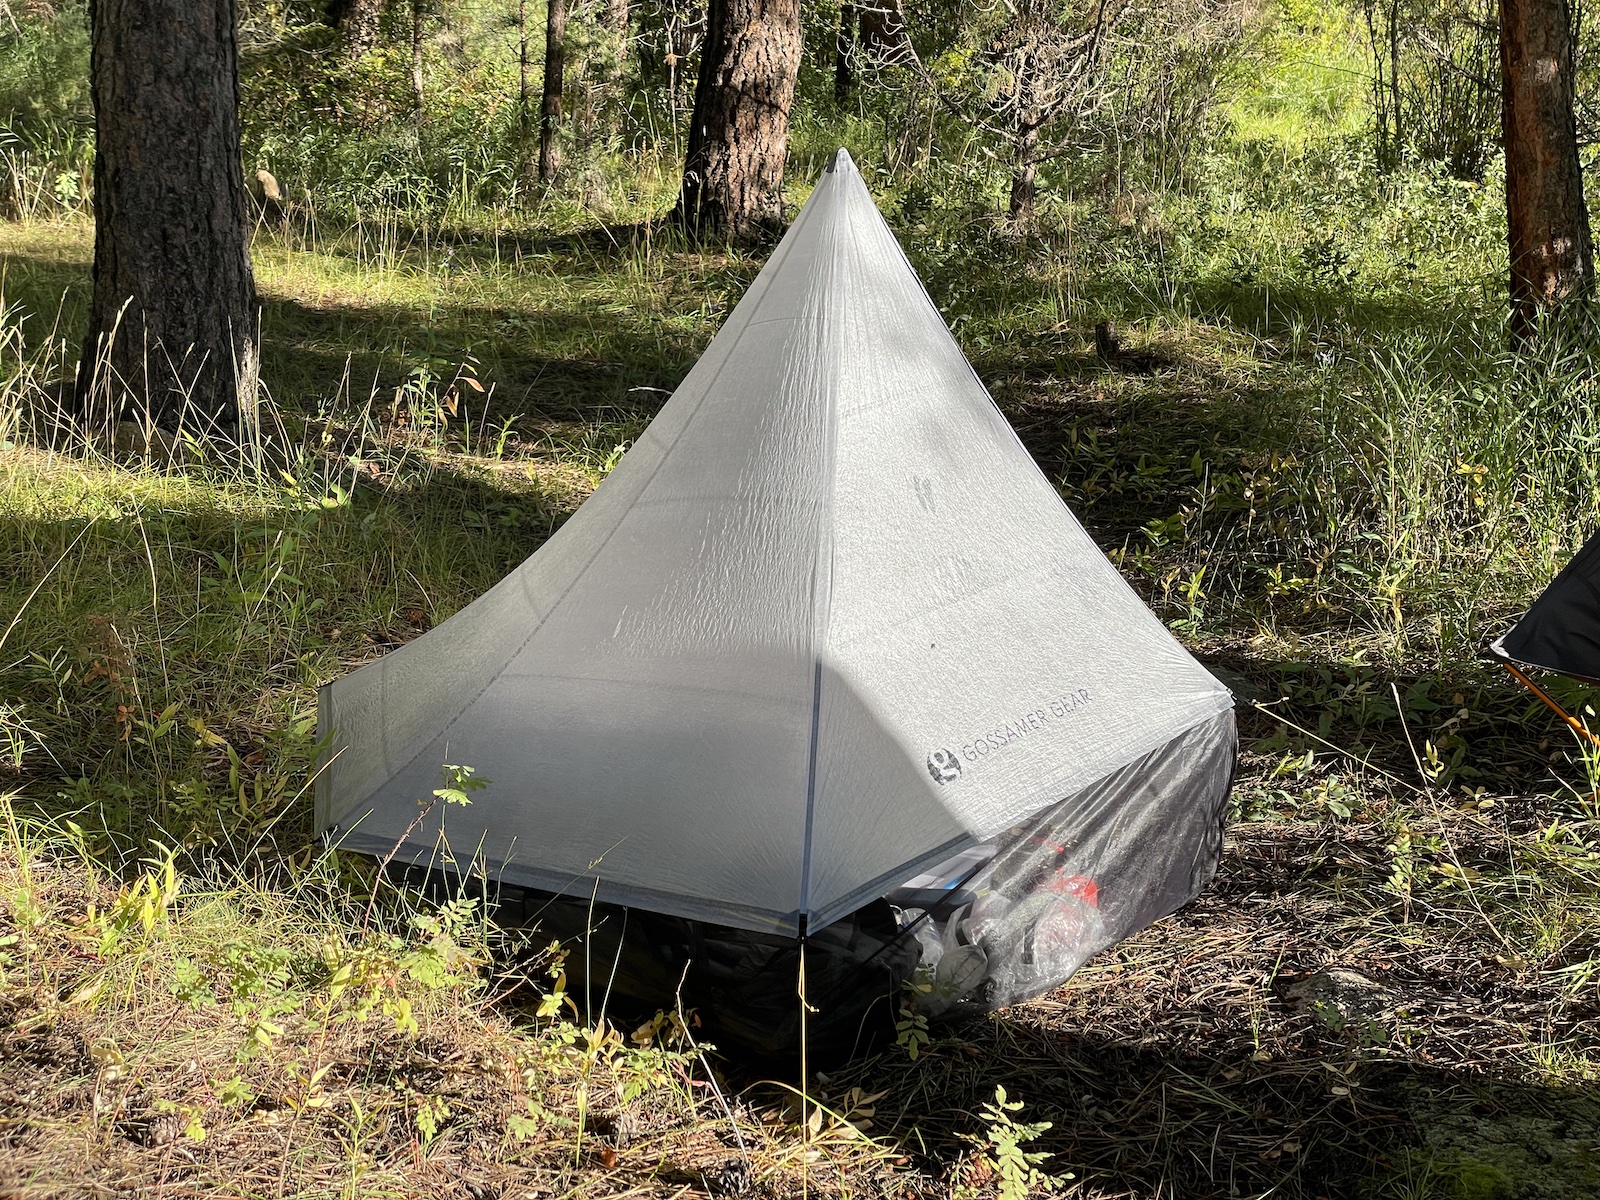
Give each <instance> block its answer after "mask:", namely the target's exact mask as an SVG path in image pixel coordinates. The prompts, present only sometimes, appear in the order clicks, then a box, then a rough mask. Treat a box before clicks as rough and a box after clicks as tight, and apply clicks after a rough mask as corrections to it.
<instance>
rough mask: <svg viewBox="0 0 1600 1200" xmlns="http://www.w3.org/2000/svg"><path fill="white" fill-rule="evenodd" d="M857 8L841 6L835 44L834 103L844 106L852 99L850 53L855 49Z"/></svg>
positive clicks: (850, 5) (851, 5)
mask: <svg viewBox="0 0 1600 1200" xmlns="http://www.w3.org/2000/svg"><path fill="white" fill-rule="evenodd" d="M857 20H858V18H857V16H856V6H855V5H854V4H848V3H847V4H841V5H839V36H838V37H837V38H835V39H834V43H833V101H834V103H835V104H844V103H846V102H847V101H848V100H849V99H850V85H851V83H852V82H853V80H852V79H851V77H850V74H851V73H850V52H851V51H852V50H854V49H855V41H856V23H857Z"/></svg>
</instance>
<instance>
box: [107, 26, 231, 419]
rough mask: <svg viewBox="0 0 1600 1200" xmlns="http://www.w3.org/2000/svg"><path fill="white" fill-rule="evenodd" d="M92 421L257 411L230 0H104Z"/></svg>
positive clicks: (218, 416)
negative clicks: (255, 409) (255, 404)
mask: <svg viewBox="0 0 1600 1200" xmlns="http://www.w3.org/2000/svg"><path fill="white" fill-rule="evenodd" d="M90 39H91V48H90V75H91V90H92V95H93V102H94V114H95V160H94V213H95V237H94V295H93V300H92V302H91V310H90V315H89V327H88V330H87V332H86V334H85V337H84V342H83V356H82V358H81V359H80V360H79V363H78V376H77V387H76V393H77V401H78V405H79V408H80V410H81V411H82V413H83V415H84V416H85V417H87V418H90V419H93V420H97V421H98V420H106V419H110V420H113V421H114V420H119V419H133V420H137V421H139V422H141V423H144V424H157V425H160V426H162V427H165V428H167V429H173V428H176V427H178V425H179V424H180V423H182V424H184V425H185V426H186V427H189V428H195V427H196V426H199V427H201V428H209V429H228V428H229V427H235V426H236V425H237V422H238V420H239V418H240V416H241V413H242V414H243V415H246V416H251V415H253V410H254V401H255V392H256V365H257V343H256V335H255V317H256V311H255V309H256V294H255V281H254V277H253V276H252V275H251V272H250V254H249V242H248V236H249V228H250V223H249V219H248V201H247V196H246V192H245V181H244V172H243V170H242V168H241V166H240V151H239V47H238V41H237V30H236V24H235V13H234V3H233V0H94V3H93V4H92V5H91V16H90Z"/></svg>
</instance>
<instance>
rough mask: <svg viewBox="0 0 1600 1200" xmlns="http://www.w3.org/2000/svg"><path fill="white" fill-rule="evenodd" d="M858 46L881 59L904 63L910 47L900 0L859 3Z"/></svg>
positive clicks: (877, 0)
mask: <svg viewBox="0 0 1600 1200" xmlns="http://www.w3.org/2000/svg"><path fill="white" fill-rule="evenodd" d="M858 12H859V13H860V20H861V49H862V51H863V52H865V53H866V54H868V55H870V56H871V57H872V58H874V59H876V60H877V61H879V62H883V63H903V62H905V61H906V59H907V57H908V56H909V54H910V51H911V42H910V39H909V38H908V37H907V36H906V19H905V14H903V13H902V12H901V11H900V0H871V2H870V3H867V4H863V5H860V6H859V7H858Z"/></svg>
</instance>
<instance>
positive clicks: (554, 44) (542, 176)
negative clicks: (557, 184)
mask: <svg viewBox="0 0 1600 1200" xmlns="http://www.w3.org/2000/svg"><path fill="white" fill-rule="evenodd" d="M566 37H567V0H548V6H547V8H546V11H545V22H544V96H543V98H542V99H541V100H540V102H539V182H541V183H550V182H551V181H553V180H554V179H555V177H556V174H557V172H559V171H560V170H561V92H562V88H563V87H564V83H563V81H562V75H563V73H564V72H565V70H566V65H567V47H566Z"/></svg>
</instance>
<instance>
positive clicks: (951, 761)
mask: <svg viewBox="0 0 1600 1200" xmlns="http://www.w3.org/2000/svg"><path fill="white" fill-rule="evenodd" d="M928 774H929V775H932V776H933V781H934V782H935V783H954V782H955V781H956V780H957V779H960V778H961V760H960V759H959V758H957V757H956V752H955V751H954V750H935V751H934V752H933V753H932V754H930V755H928Z"/></svg>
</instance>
